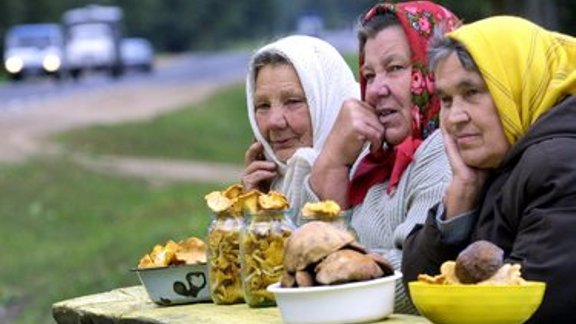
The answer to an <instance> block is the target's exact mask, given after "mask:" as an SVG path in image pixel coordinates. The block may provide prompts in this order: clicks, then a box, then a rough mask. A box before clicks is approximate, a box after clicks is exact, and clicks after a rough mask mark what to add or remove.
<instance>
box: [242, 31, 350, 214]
mask: <svg viewBox="0 0 576 324" xmlns="http://www.w3.org/2000/svg"><path fill="white" fill-rule="evenodd" d="M359 89H360V88H359V86H358V84H357V82H356V80H355V78H354V74H353V72H352V71H351V70H350V68H349V66H348V65H347V64H346V62H345V61H344V59H343V58H342V56H341V55H340V54H339V53H338V51H337V50H336V49H335V48H334V47H333V46H332V45H330V44H329V43H327V42H325V41H323V40H321V39H318V38H315V37H310V36H302V35H294V36H288V37H285V38H282V39H280V40H277V41H275V42H273V43H270V44H268V45H266V46H264V47H262V48H260V49H259V50H257V51H256V53H255V54H254V55H253V57H252V59H251V61H250V67H249V71H248V76H247V79H246V99H247V107H248V116H249V120H250V125H251V126H252V130H253V132H254V137H255V142H254V143H253V144H252V145H251V146H250V147H249V149H248V150H247V152H246V157H245V165H246V169H245V170H244V172H243V174H242V183H243V185H244V189H245V190H252V189H258V190H261V191H263V192H267V191H269V190H276V191H280V192H282V193H283V194H284V195H286V196H287V198H288V200H289V203H290V206H291V207H292V208H295V209H298V208H300V207H301V206H302V205H303V204H304V203H305V201H302V200H303V199H302V188H303V185H302V184H303V182H304V178H305V177H306V176H307V175H308V174H309V173H310V170H311V167H312V164H313V163H314V161H315V159H316V157H317V156H318V154H319V153H320V151H321V149H322V146H323V145H324V142H325V140H326V137H327V136H328V133H329V132H330V130H331V128H332V125H333V124H334V122H335V120H336V116H337V115H338V112H339V111H340V107H341V106H342V103H343V101H344V100H346V99H348V98H359V97H360V93H359Z"/></svg>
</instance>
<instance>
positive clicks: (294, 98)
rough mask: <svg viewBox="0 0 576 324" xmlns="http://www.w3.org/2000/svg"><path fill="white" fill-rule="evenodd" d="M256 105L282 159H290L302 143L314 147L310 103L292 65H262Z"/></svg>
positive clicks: (262, 129)
mask: <svg viewBox="0 0 576 324" xmlns="http://www.w3.org/2000/svg"><path fill="white" fill-rule="evenodd" d="M254 109H255V116H256V123H257V124H258V128H259V129H260V132H261V133H262V135H263V136H264V138H265V139H266V140H267V141H268V143H270V145H271V146H272V150H274V154H275V155H276V157H277V158H278V159H279V160H280V161H282V162H286V161H287V160H288V159H289V158H290V157H291V156H292V155H293V154H294V152H296V150H297V149H299V148H301V147H312V143H313V142H312V122H311V120H310V112H309V110H308V103H307V101H306V96H305V94H304V89H302V85H301V84H300V79H299V78H298V74H296V71H295V70H294V68H293V67H292V66H291V65H289V64H275V65H270V64H269V65H265V66H264V67H262V68H260V70H259V72H258V75H257V76H256V89H255V91H254Z"/></svg>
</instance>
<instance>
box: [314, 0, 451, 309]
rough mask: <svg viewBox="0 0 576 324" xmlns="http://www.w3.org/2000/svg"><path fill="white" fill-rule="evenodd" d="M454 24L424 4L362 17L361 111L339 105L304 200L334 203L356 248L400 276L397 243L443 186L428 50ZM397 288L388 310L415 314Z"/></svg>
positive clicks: (445, 168) (446, 170)
mask: <svg viewBox="0 0 576 324" xmlns="http://www.w3.org/2000/svg"><path fill="white" fill-rule="evenodd" d="M457 23H458V19H457V18H456V17H455V16H454V15H453V14H451V13H450V12H449V11H448V10H446V9H445V8H443V7H441V6H439V5H436V4H434V3H431V2H427V1H414V2H403V3H399V4H387V3H383V4H378V5H376V6H374V7H373V8H371V9H370V10H369V11H368V12H367V13H366V14H365V15H364V16H363V18H362V19H361V22H360V25H359V32H358V36H359V41H360V55H359V56H360V83H361V93H362V99H363V101H360V100H347V101H346V103H345V105H344V106H343V108H342V110H341V111H340V113H339V115H338V118H337V120H336V124H335V125H334V127H333V129H332V132H331V133H330V135H329V136H328V139H327V140H326V144H325V147H324V149H323V150H322V152H321V154H320V156H319V157H318V159H317V160H316V163H315V164H314V166H313V169H312V173H311V175H310V177H309V181H308V182H307V185H308V187H307V191H306V192H307V195H308V198H307V199H308V200H318V199H332V200H335V201H337V202H338V203H339V204H340V205H341V206H342V207H344V208H346V209H349V212H351V213H352V218H351V224H352V226H353V227H354V229H355V230H356V232H357V233H358V236H359V240H360V243H362V244H363V245H364V246H366V247H367V248H369V249H371V250H375V251H378V252H380V253H381V254H382V255H384V257H386V258H387V259H388V260H390V262H391V263H392V264H393V265H394V267H395V268H396V269H398V270H399V268H400V263H401V260H402V249H403V248H404V239H405V238H406V236H407V235H408V233H410V231H411V230H412V229H413V227H414V226H415V224H418V223H423V222H424V219H425V217H426V214H427V211H428V210H429V209H430V208H431V207H432V206H433V205H434V204H435V203H436V202H437V201H438V200H439V199H440V198H441V197H442V195H443V193H444V190H445V187H446V185H447V184H448V181H449V180H450V177H451V173H450V165H449V163H448V159H447V158H446V155H445V150H444V146H443V144H442V136H441V133H440V132H439V131H436V128H437V127H438V113H439V110H440V104H439V101H438V98H437V97H436V96H435V95H434V78H433V76H432V75H431V74H430V73H429V71H428V69H427V59H426V49H427V44H428V39H429V37H430V35H431V34H432V30H433V28H434V27H435V26H442V27H444V28H446V29H448V30H450V29H452V28H453V27H454V26H455V25H456V24H457ZM397 288H398V291H397V294H396V296H397V298H396V307H395V310H396V311H397V312H413V311H414V310H413V307H412V305H411V304H410V302H409V300H408V298H407V297H406V295H405V293H404V291H403V287H402V285H401V284H399V285H398V286H397Z"/></svg>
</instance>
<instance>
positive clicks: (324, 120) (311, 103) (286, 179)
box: [246, 35, 360, 199]
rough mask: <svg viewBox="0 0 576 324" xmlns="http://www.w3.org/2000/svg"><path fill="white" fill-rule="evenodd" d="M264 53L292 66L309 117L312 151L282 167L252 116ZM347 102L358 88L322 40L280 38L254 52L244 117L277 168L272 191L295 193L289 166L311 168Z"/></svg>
mask: <svg viewBox="0 0 576 324" xmlns="http://www.w3.org/2000/svg"><path fill="white" fill-rule="evenodd" d="M265 52H274V53H278V54H280V55H281V56H283V57H285V58H286V59H287V60H288V62H290V63H291V64H292V66H293V67H294V69H295V70H296V73H297V74H298V77H299V78H300V83H301V85H302V88H303V89H304V94H305V95H306V100H307V103H308V109H309V111H310V115H311V116H310V119H311V123H312V128H313V130H312V136H313V144H312V147H311V148H300V149H298V150H296V152H295V153H294V155H292V157H290V158H289V159H288V160H287V162H286V163H283V162H280V161H279V160H278V158H277V157H276V155H275V154H274V151H273V150H272V147H271V146H270V143H269V142H268V141H267V140H266V139H265V138H264V136H263V135H262V133H261V132H260V129H259V128H258V125H257V123H256V118H255V115H254V114H255V113H254V90H255V83H256V80H255V69H254V62H255V59H256V58H257V57H259V56H260V55H261V54H263V53H265ZM348 98H357V99H359V98H360V87H359V85H358V83H357V82H356V80H355V78H354V74H353V73H352V70H351V69H350V67H349V66H348V64H347V63H346V61H344V58H343V57H342V56H341V55H340V53H338V51H337V50H336V49H335V48H334V47H333V46H332V45H330V44H329V43H327V42H325V41H324V40H321V39H319V38H315V37H311V36H303V35H293V36H288V37H284V38H281V39H279V40H277V41H275V42H273V43H270V44H268V45H266V46H264V47H262V48H261V49H259V50H258V51H256V53H255V54H254V55H253V56H252V59H251V60H250V67H249V71H248V76H247V78H246V100H247V107H248V117H249V119H250V125H251V126H252V131H253V133H254V136H255V137H256V139H257V140H258V141H259V142H261V143H262V144H263V146H264V152H265V155H266V157H267V159H268V160H271V161H273V162H274V163H276V165H277V166H278V171H279V174H280V177H279V178H278V179H276V180H275V182H274V183H273V185H272V187H273V189H275V190H280V191H281V192H283V193H284V194H285V195H288V196H289V194H290V192H291V191H292V190H294V189H295V188H294V186H295V185H298V186H299V185H301V184H300V183H297V184H294V183H293V182H294V181H293V180H294V179H292V178H293V174H292V173H293V170H291V168H292V165H294V164H296V163H299V162H298V161H299V160H300V161H302V159H303V160H304V161H306V162H307V163H308V165H309V166H312V164H313V163H314V161H315V160H316V157H318V154H319V153H320V151H321V150H322V146H323V145H324V142H325V141H326V138H327V137H328V134H329V133H330V130H331V129H332V126H333V125H334V122H335V121H336V117H337V116H338V112H339V111H340V108H341V106H342V102H343V101H344V100H345V99H348ZM298 182H299V181H298ZM300 190H301V188H300ZM289 199H290V197H289Z"/></svg>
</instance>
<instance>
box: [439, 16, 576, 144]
mask: <svg viewBox="0 0 576 324" xmlns="http://www.w3.org/2000/svg"><path fill="white" fill-rule="evenodd" d="M448 37H450V38H453V39H455V40H457V41H459V42H460V43H462V44H463V45H464V46H465V47H466V49H467V50H468V52H470V54H471V55H472V58H473V59H474V61H475V62H476V65H477V66H478V68H479V70H480V73H481V74H482V76H483V78H484V81H485V82H486V84H487V86H488V90H489V91H490V94H491V95H492V98H493V99H494V102H495V104H496V107H497V108H498V112H499V113H500V119H501V120H502V125H503V127H504V132H505V134H506V137H507V139H508V141H509V142H510V143H511V144H514V143H516V141H517V140H518V139H519V138H520V137H522V136H523V135H524V134H526V132H527V131H528V128H529V127H530V125H532V124H534V122H536V120H537V119H538V117H540V116H541V115H542V114H543V113H545V112H546V111H548V110H549V109H550V108H552V107H553V106H554V105H555V104H556V103H557V102H558V101H559V100H561V99H563V98H564V97H566V96H567V95H571V94H576V38H574V37H570V36H567V35H563V34H559V33H555V32H552V31H548V30H546V29H544V28H542V27H540V26H538V25H535V24H533V23H531V22H530V21H527V20H525V19H522V18H518V17H510V16H498V17H491V18H486V19H483V20H479V21H477V22H474V23H471V24H468V25H464V26H462V27H460V28H458V29H457V30H456V31H453V32H451V33H449V34H448ZM575 127H576V126H575Z"/></svg>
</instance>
